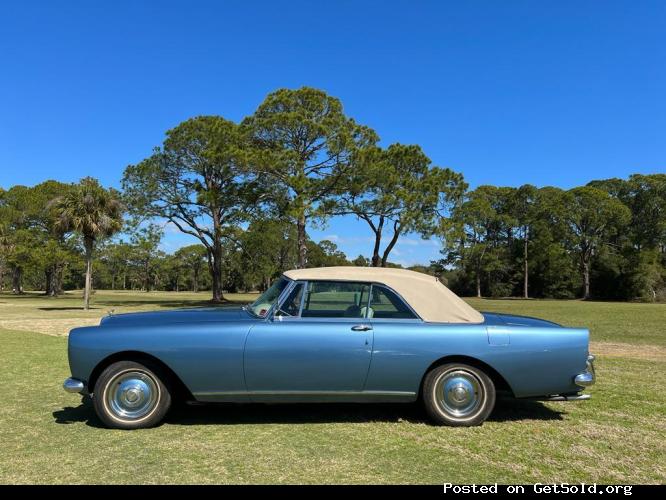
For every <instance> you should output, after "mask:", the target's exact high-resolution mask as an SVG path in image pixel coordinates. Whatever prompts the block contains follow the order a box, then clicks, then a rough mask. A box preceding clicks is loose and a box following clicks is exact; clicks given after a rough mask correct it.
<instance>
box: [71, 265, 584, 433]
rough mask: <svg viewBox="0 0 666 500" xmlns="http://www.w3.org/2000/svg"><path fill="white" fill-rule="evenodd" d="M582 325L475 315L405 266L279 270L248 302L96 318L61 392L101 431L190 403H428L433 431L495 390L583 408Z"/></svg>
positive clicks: (75, 348)
mask: <svg viewBox="0 0 666 500" xmlns="http://www.w3.org/2000/svg"><path fill="white" fill-rule="evenodd" d="M588 340H589V332H588V330H587V329H585V328H564V327H561V326H559V325H557V324H555V323H552V322H549V321H544V320H540V319H535V318H528V317H522V316H510V315H506V314H494V313H493V314H490V313H479V312H477V311H476V310H475V309H473V308H472V307H470V306H469V305H468V304H467V303H466V302H464V301H463V300H461V299H460V298H458V297H457V296H456V295H455V294H454V293H453V292H451V291H450V290H449V289H448V288H446V287H445V286H444V285H443V284H442V283H441V282H439V281H438V280H437V279H436V278H434V277H432V276H428V275H425V274H421V273H416V272H413V271H407V270H402V269H385V268H359V267H328V268H318V269H299V270H294V271H287V272H285V273H284V274H283V275H282V276H281V277H280V278H279V279H278V280H277V281H275V283H274V284H273V285H272V286H271V287H270V288H269V289H268V290H267V291H266V292H265V293H263V294H262V295H261V296H260V297H259V298H258V299H257V300H256V301H255V302H254V303H253V304H251V305H249V306H245V307H239V308H212V309H186V310H175V311H168V312H143V313H133V314H118V315H109V316H106V317H104V318H103V319H102V320H101V322H100V324H99V326H93V327H84V328H75V329H73V330H72V331H71V332H70V334H69V346H68V351H69V364H70V369H71V373H72V377H71V378H68V379H67V380H66V381H65V383H64V388H65V390H66V391H68V392H72V393H82V394H89V395H91V396H92V400H93V404H94V407H95V411H96V412H97V414H98V415H99V418H100V419H101V420H102V422H104V423H105V424H106V425H108V426H109V427H115V428H121V429H136V428H141V427H150V426H154V425H156V424H158V423H159V422H160V421H161V420H162V419H163V417H164V416H165V414H166V413H167V411H168V410H169V407H170V405H171V402H172V401H173V400H175V399H177V398H178V399H183V400H185V401H194V402H236V403H242V402H271V403H275V402H279V403H286V402H299V403H302V402H359V403H373V402H413V401H417V400H420V401H422V402H423V404H424V406H425V408H426V411H427V413H428V415H429V416H430V418H431V420H432V422H433V423H435V424H439V425H453V426H471V425H479V424H481V423H482V422H483V421H484V420H485V419H486V418H487V417H488V416H489V415H490V413H491V412H492V410H493V407H494V405H495V397H496V393H497V392H498V391H502V392H505V393H507V394H508V395H509V396H510V397H515V398H533V399H539V400H556V401H568V400H581V399H587V398H589V395H586V394H581V391H582V390H583V389H584V388H585V387H587V386H589V385H591V384H593V383H594V378H595V375H594V365H593V361H594V357H593V356H591V355H590V354H589V352H588Z"/></svg>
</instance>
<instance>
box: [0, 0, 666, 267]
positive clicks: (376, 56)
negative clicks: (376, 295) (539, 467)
mask: <svg viewBox="0 0 666 500" xmlns="http://www.w3.org/2000/svg"><path fill="white" fill-rule="evenodd" d="M304 85H307V86H312V87H317V88H321V89H323V90H325V91H327V92H328V93H329V94H331V95H333V96H336V97H338V98H340V99H341V100H342V102H343V105H344V108H345V111H346V113H347V114H348V115H349V116H351V117H353V118H354V119H355V120H357V121H358V122H360V123H362V124H364V125H368V126H370V127H372V128H373V129H375V130H376V131H377V133H378V134H379V136H380V137H381V144H382V145H384V146H388V145H389V144H391V143H394V142H401V143H405V144H419V145H420V146H421V147H422V148H423V149H424V151H425V152H426V154H428V156H429V157H430V158H431V159H432V160H433V164H435V165H439V166H443V167H449V168H452V169H453V170H455V171H458V172H461V173H462V174H463V175H464V177H465V180H466V182H468V183H469V184H470V186H471V187H472V188H473V187H475V186H478V185H481V184H495V185H506V186H519V185H522V184H525V183H531V184H534V185H537V186H546V185H553V186H559V187H562V188H570V187H573V186H576V185H581V184H585V183H587V182H589V181H590V180H593V179H599V178H608V177H627V176H628V175H630V174H632V173H644V174H650V173H658V172H666V2H663V1H661V0H658V1H648V0H642V1H640V2H636V1H633V0H627V1H623V2H618V1H612V0H602V1H593V0H588V1H584V2H581V1H565V0H559V1H557V2H554V1H546V0H524V1H518V0H505V1H502V2H498V1H496V0H487V1H482V0H473V1H472V0H470V1H464V2H461V1H435V0H433V1H419V0H412V1H398V0H392V1H358V0H357V1H351V0H350V1H342V0H338V1H333V0H331V1H327V2H312V1H301V0H290V1H275V0H274V1H270V2H269V1H266V2H260V1H250V0H247V1H223V0H219V1H201V0H189V1H184V0H183V1H180V2H176V1H167V0H160V1H147V0H142V1H129V0H127V1H120V0H114V1H103V0H99V1H95V2H91V1H76V0H69V1H65V2H52V1H43V2H36V1H31V0H20V1H19V0H16V1H13V2H12V1H8V0H3V1H2V2H0V186H2V187H4V188H7V187H10V186H12V185H14V184H24V185H33V184H36V183H39V182H41V181H44V180H46V179H57V180H61V181H65V182H75V181H77V180H79V179H80V178H82V177H84V176H88V175H90V176H94V177H97V178H99V179H100V181H101V182H102V183H103V184H104V185H106V186H114V187H119V185H120V179H121V177H122V173H123V170H124V168H125V167H126V166H127V165H128V164H133V163H136V162H138V161H140V160H141V159H143V158H145V157H146V156H148V155H149V154H150V152H151V150H152V148H153V147H155V146H157V145H159V144H160V143H161V142H162V140H163V138H164V132H165V131H166V130H168V129H170V128H172V127H174V126H175V125H177V124H178V123H180V122H181V121H183V120H185V119H187V118H190V117H192V116H196V115H204V114H206V115H210V114H218V115H222V116H224V117H225V118H227V119H231V120H234V121H240V120H241V119H242V118H243V117H245V116H247V115H249V114H251V113H252V112H253V111H254V110H255V109H256V107H257V106H258V105H259V104H260V103H261V101H262V100H263V99H264V97H265V96H266V95H267V94H268V93H269V92H271V91H273V90H276V89H278V88H282V87H287V88H298V87H301V86H304ZM309 234H310V235H311V236H312V237H313V238H314V239H315V240H321V239H323V238H326V239H330V240H332V241H334V242H335V243H336V244H338V246H339V247H340V248H341V249H342V250H343V251H345V252H346V253H347V255H348V256H349V257H350V258H354V257H356V256H357V255H359V254H364V255H366V256H367V255H369V254H370V252H371V244H372V239H371V233H370V230H369V228H368V227H367V226H366V225H365V223H363V222H360V221H356V220H354V219H353V218H345V219H342V220H341V219H332V220H330V221H329V222H328V223H327V225H326V227H323V228H321V227H318V228H310V230H309ZM188 238H189V237H186V236H185V235H180V234H178V233H177V232H176V231H175V230H174V229H173V228H167V232H166V236H165V241H164V243H163V248H164V249H165V250H167V251H173V250H175V249H177V248H178V247H179V246H182V245H184V244H189V243H192V241H191V240H189V239H188ZM439 248H440V245H439V243H438V242H437V241H436V240H432V241H431V240H428V241H423V240H421V239H420V238H419V236H417V235H408V236H407V237H403V238H401V240H400V242H399V243H398V245H397V247H396V249H395V250H394V252H393V253H392V255H391V259H390V260H392V261H394V262H398V263H401V264H403V265H411V264H415V263H428V262H429V261H430V260H432V259H437V258H439Z"/></svg>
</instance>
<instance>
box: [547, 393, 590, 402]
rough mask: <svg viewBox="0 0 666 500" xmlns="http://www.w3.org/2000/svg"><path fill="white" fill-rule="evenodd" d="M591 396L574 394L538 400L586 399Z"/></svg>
mask: <svg viewBox="0 0 666 500" xmlns="http://www.w3.org/2000/svg"><path fill="white" fill-rule="evenodd" d="M591 397H592V396H590V395H589V394H574V395H572V396H550V397H546V398H543V399H539V400H538V401H586V400H588V399H590V398H591Z"/></svg>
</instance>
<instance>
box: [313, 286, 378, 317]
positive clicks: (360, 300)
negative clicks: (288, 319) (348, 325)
mask: <svg viewBox="0 0 666 500" xmlns="http://www.w3.org/2000/svg"><path fill="white" fill-rule="evenodd" d="M369 293H370V285H367V284H363V283H347V282H341V281H310V282H309V283H308V287H307V290H306V295H305V303H304V304H303V312H302V313H301V316H302V317H303V318H364V317H365V312H366V309H367V303H368V294H369Z"/></svg>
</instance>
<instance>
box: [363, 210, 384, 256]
mask: <svg viewBox="0 0 666 500" xmlns="http://www.w3.org/2000/svg"><path fill="white" fill-rule="evenodd" d="M366 221H367V222H368V224H369V225H370V228H371V229H372V230H373V231H374V233H375V246H374V247H373V249H372V261H371V265H372V267H380V266H381V259H380V258H379V247H380V246H381V244H382V229H383V227H384V216H383V215H382V216H380V217H379V224H377V228H375V226H374V225H373V224H372V223H371V221H370V219H366Z"/></svg>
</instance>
